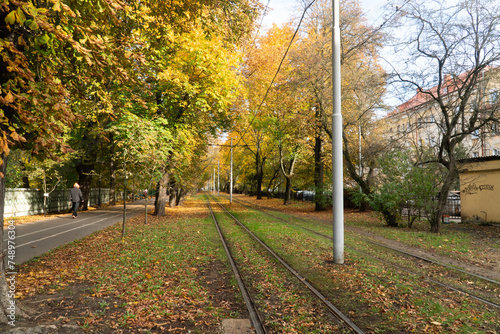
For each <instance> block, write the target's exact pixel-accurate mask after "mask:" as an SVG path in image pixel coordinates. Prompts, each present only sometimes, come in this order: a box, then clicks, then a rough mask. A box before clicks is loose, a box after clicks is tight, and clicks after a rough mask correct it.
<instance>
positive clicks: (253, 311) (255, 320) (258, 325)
mask: <svg viewBox="0 0 500 334" xmlns="http://www.w3.org/2000/svg"><path fill="white" fill-rule="evenodd" d="M207 204H208V208H209V210H210V214H211V215H212V219H213V220H214V224H215V226H216V228H217V232H218V233H219V237H220V239H221V242H222V245H223V246H224V250H225V251H226V255H227V258H228V259H229V263H230V264H231V268H232V270H233V273H234V276H235V278H236V281H237V283H238V287H239V289H240V292H241V295H242V296H243V300H244V301H245V305H246V307H247V309H248V313H249V315H250V321H251V322H252V326H253V328H254V330H255V333H256V334H267V332H266V329H265V327H264V325H263V322H262V320H261V319H260V317H259V314H258V312H257V308H256V307H255V303H254V302H253V300H252V298H251V297H250V294H249V293H248V290H247V288H246V286H245V283H243V280H242V278H241V275H240V272H239V270H238V267H237V266H236V263H235V262H234V259H233V256H232V254H231V251H230V250H229V247H228V246H227V242H226V239H225V238H224V235H223V234H222V231H221V229H220V226H219V222H218V221H217V218H216V217H215V214H214V212H213V210H212V206H211V205H210V199H209V198H208V196H207Z"/></svg>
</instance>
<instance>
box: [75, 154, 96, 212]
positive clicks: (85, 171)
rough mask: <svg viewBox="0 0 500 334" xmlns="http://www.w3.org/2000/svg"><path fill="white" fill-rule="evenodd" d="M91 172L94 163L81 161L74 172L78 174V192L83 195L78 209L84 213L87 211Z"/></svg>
mask: <svg viewBox="0 0 500 334" xmlns="http://www.w3.org/2000/svg"><path fill="white" fill-rule="evenodd" d="M93 170H94V163H85V162H83V161H82V162H80V164H78V165H77V166H76V171H77V173H78V183H79V184H80V190H81V191H82V195H83V202H82V203H80V208H81V209H82V210H83V211H86V210H87V209H88V203H89V196H90V185H91V183H92V171H93Z"/></svg>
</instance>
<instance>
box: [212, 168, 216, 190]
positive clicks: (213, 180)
mask: <svg viewBox="0 0 500 334" xmlns="http://www.w3.org/2000/svg"><path fill="white" fill-rule="evenodd" d="M212 186H213V188H212V194H214V195H215V167H214V175H213V177H212Z"/></svg>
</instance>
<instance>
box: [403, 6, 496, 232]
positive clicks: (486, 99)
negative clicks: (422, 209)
mask: <svg viewBox="0 0 500 334" xmlns="http://www.w3.org/2000/svg"><path fill="white" fill-rule="evenodd" d="M499 5H500V4H499V3H498V1H481V0H477V1H476V0H474V1H468V0H467V1H460V2H458V3H457V4H449V2H446V1H441V0H435V1H417V2H411V3H406V4H405V5H404V6H403V7H401V8H402V10H400V13H401V16H400V17H399V20H398V23H399V25H398V26H397V27H396V28H397V29H401V25H404V26H409V27H411V29H410V30H409V32H408V34H407V35H406V36H407V39H405V40H404V43H401V44H400V45H398V47H397V48H396V50H397V51H398V52H397V54H398V55H399V57H401V58H402V59H404V60H405V61H404V63H403V64H395V66H394V69H395V76H396V78H397V79H398V80H399V83H401V84H403V85H404V87H405V88H407V89H411V91H413V92H414V91H415V90H417V92H418V94H419V95H420V96H421V98H422V99H423V100H425V101H426V105H427V108H428V109H429V110H432V111H433V112H432V113H433V114H434V121H433V123H434V124H435V126H436V127H437V128H438V129H439V138H438V140H437V141H436V150H435V155H434V157H433V158H432V159H429V160H425V161H421V163H430V162H437V163H439V164H441V165H442V166H443V167H444V168H445V169H446V171H447V173H446V175H445V176H444V179H443V182H442V184H441V188H440V191H439V196H438V199H437V201H438V203H437V205H436V208H435V210H434V212H433V213H432V214H431V217H430V225H431V231H432V232H439V229H440V221H441V218H442V215H443V209H444V207H445V205H446V201H447V198H448V193H449V191H450V188H451V186H452V184H453V183H454V181H455V180H456V178H457V176H458V169H457V148H458V147H459V145H460V144H461V143H462V142H463V141H464V140H465V139H466V138H467V137H468V136H470V135H471V134H472V133H474V132H475V131H478V130H480V129H485V128H487V126H488V124H492V123H498V121H499V118H498V111H499V107H500V105H499V104H498V101H495V100H492V99H491V94H490V93H491V91H490V90H491V89H492V88H491V87H492V86H491V84H490V83H491V80H498V77H499V70H498V68H497V67H495V66H498V62H499V60H500V53H499V52H498V50H499V49H500V15H499V14H500V13H499V10H498V8H500V6H499ZM403 55H404V56H403ZM430 87H435V88H434V89H430Z"/></svg>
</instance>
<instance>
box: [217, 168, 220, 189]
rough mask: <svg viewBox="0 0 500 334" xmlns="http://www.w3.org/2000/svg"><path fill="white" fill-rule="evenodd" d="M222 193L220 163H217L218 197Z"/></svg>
mask: <svg viewBox="0 0 500 334" xmlns="http://www.w3.org/2000/svg"><path fill="white" fill-rule="evenodd" d="M219 191H220V161H217V196H219Z"/></svg>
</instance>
